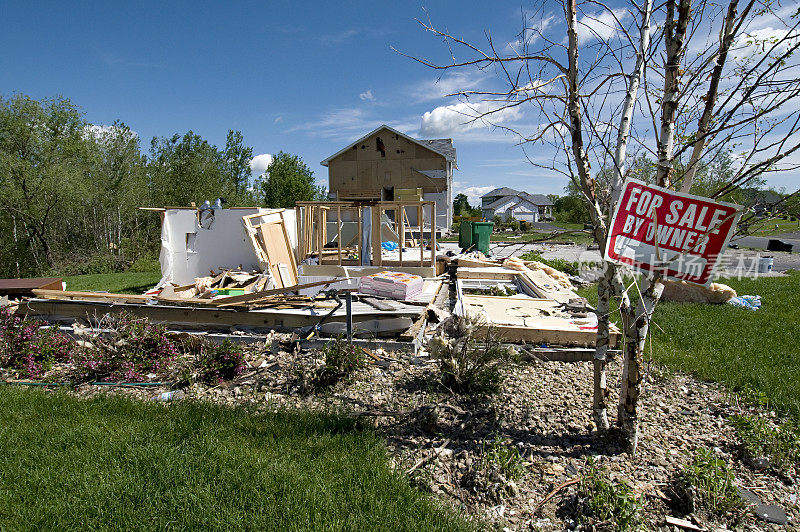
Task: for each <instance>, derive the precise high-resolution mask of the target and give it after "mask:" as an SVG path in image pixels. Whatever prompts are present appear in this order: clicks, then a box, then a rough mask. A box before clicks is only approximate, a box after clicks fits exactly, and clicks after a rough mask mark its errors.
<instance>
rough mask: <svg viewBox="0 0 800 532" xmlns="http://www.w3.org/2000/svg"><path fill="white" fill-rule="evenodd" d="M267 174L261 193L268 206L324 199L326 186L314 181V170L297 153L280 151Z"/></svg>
mask: <svg viewBox="0 0 800 532" xmlns="http://www.w3.org/2000/svg"><path fill="white" fill-rule="evenodd" d="M266 174H267V175H266V177H265V178H264V179H262V181H261V194H262V199H263V203H264V205H265V206H267V207H271V208H278V207H294V204H295V202H297V201H312V200H317V199H322V196H323V194H324V188H323V187H318V186H316V185H315V183H314V172H312V171H311V169H310V168H309V167H308V166H307V165H306V164H305V163H304V162H303V159H301V158H300V157H299V156H297V155H291V154H289V153H284V152H282V151H280V152H278V154H277V155H275V157H273V159H272V162H271V163H270V164H269V166H268V167H267V172H266Z"/></svg>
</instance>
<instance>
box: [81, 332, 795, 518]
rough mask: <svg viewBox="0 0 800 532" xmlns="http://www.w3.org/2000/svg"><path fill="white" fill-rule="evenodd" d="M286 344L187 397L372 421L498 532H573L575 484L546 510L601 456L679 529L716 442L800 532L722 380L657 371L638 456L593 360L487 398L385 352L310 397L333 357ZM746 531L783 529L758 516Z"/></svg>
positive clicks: (532, 369) (447, 493)
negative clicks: (614, 431)
mask: <svg viewBox="0 0 800 532" xmlns="http://www.w3.org/2000/svg"><path fill="white" fill-rule="evenodd" d="M286 339H287V337H286V336H283V335H277V334H273V335H272V337H271V338H268V341H267V343H266V344H256V345H254V346H250V347H249V348H248V349H249V351H248V363H249V364H250V369H248V370H247V371H246V372H245V373H244V374H243V375H242V376H240V377H239V378H237V379H236V380H235V381H233V382H230V383H225V384H223V385H220V386H216V387H208V386H205V385H200V384H195V385H192V386H191V387H190V388H188V389H186V391H185V395H184V398H183V399H182V400H210V401H214V402H218V403H222V404H229V405H234V404H245V405H251V406H253V407H255V408H256V409H258V410H259V411H271V410H281V409H290V410H291V409H297V408H301V409H315V410H329V411H330V410H333V411H339V412H344V413H347V414H349V415H354V416H358V417H361V418H362V419H364V420H365V421H366V422H367V423H369V424H371V425H374V426H375V428H376V430H377V431H378V432H379V433H380V434H382V435H383V437H384V438H385V441H386V444H387V447H388V449H389V451H390V454H391V456H392V460H393V463H394V465H395V467H396V468H397V469H398V470H400V471H404V472H409V473H408V476H409V479H410V481H411V482H413V483H415V484H416V485H418V486H419V487H420V488H422V489H424V490H428V491H430V492H432V493H434V494H436V495H437V496H439V497H441V498H442V499H443V500H445V501H447V502H449V503H451V504H452V505H454V506H455V507H457V508H459V509H460V510H461V511H463V512H464V513H465V515H467V516H474V517H477V518H480V519H482V520H485V521H488V522H490V523H493V524H494V525H496V526H497V527H498V528H503V527H507V528H508V529H510V530H565V529H574V528H575V527H576V521H575V515H574V508H575V506H576V501H575V496H576V486H575V485H572V486H569V487H567V488H566V489H563V490H561V491H559V492H558V493H557V494H556V495H555V496H554V497H552V499H550V500H549V501H548V502H547V503H545V504H543V505H541V507H539V504H540V503H541V501H543V500H544V499H545V497H546V496H547V494H548V493H550V492H551V490H553V489H554V488H555V487H557V486H559V485H560V484H562V483H564V482H565V481H569V480H571V479H575V478H578V477H579V476H580V475H581V472H582V471H584V470H585V468H586V466H587V462H588V461H589V460H593V461H594V462H595V463H598V464H599V466H601V467H603V468H606V469H607V470H608V472H609V475H610V477H611V478H612V479H620V480H625V481H627V482H629V483H630V485H631V486H632V487H633V488H634V490H635V492H636V493H638V494H641V495H642V496H643V499H642V500H643V501H644V508H645V515H646V518H647V523H648V527H649V528H651V529H663V530H669V528H667V527H666V526H665V525H664V517H665V516H666V515H673V516H680V517H686V518H691V517H687V516H683V515H680V513H678V512H677V511H676V510H674V509H670V501H671V500H672V499H671V495H670V493H671V491H670V487H671V486H672V485H673V481H674V478H675V476H676V474H677V473H678V472H679V471H680V470H681V468H682V467H683V465H684V464H685V463H686V462H687V461H688V460H689V457H690V455H691V454H692V453H693V452H694V451H695V450H697V449H699V448H708V449H712V450H713V452H714V453H715V454H716V455H717V456H718V457H719V458H721V459H722V460H724V461H725V462H726V463H728V464H730V466H731V467H732V468H733V471H734V472H735V475H736V483H737V485H738V486H740V487H743V488H747V489H749V490H750V491H751V492H753V493H755V494H757V495H758V496H759V497H760V499H761V500H762V501H763V502H764V503H771V504H776V505H778V506H780V507H781V508H782V509H784V510H785V512H786V514H787V515H788V519H789V524H788V526H789V527H791V528H794V529H797V527H798V524H799V523H800V509H799V508H798V505H797V495H798V494H797V481H798V478H797V476H796V474H795V473H794V472H793V473H791V474H789V475H788V476H785V475H784V476H783V478H779V477H778V476H776V475H774V474H771V473H769V472H766V471H758V470H756V469H753V468H751V467H750V466H748V465H746V464H745V463H744V462H743V460H742V453H741V451H740V446H739V442H738V441H737V438H736V435H735V433H734V430H733V428H732V427H731V426H730V425H729V423H728V421H727V419H728V417H729V416H730V415H732V414H736V413H743V412H754V411H753V410H751V408H752V407H748V406H746V405H742V404H739V403H738V402H737V400H736V399H735V397H734V396H732V395H731V394H729V393H727V392H726V391H725V390H724V389H722V388H721V387H719V386H717V385H714V384H710V383H705V382H699V381H697V380H695V379H693V378H691V377H689V376H686V375H682V374H671V373H667V372H664V371H661V370H659V369H658V368H651V371H650V374H649V377H648V384H647V387H646V392H645V395H644V397H643V413H644V414H643V415H644V418H643V420H644V422H643V427H644V432H643V435H642V438H641V440H640V444H639V449H638V452H637V454H636V455H635V456H631V455H630V454H628V453H627V452H626V451H625V448H624V447H625V446H624V445H623V444H622V443H621V442H620V440H618V439H616V438H615V437H614V436H613V435H611V436H602V435H600V434H598V433H597V431H596V430H595V428H594V426H593V423H592V421H591V415H590V407H591V390H592V371H591V365H590V364H588V363H559V362H548V363H543V362H523V363H521V364H520V365H518V366H513V367H509V368H507V369H506V371H505V376H506V379H505V382H504V384H503V386H502V389H501V392H500V394H499V395H498V396H497V397H495V398H494V399H489V400H477V399H469V398H464V397H460V396H458V395H454V394H452V393H449V392H448V391H446V390H443V389H442V387H441V386H439V385H437V382H438V381H437V377H436V376H437V371H436V368H437V366H436V364H435V362H434V361H432V360H431V359H429V358H428V357H427V356H426V355H425V353H421V354H420V355H418V356H412V355H406V354H399V353H383V352H382V351H380V350H378V351H376V354H377V355H378V357H379V359H380V360H378V361H377V362H375V363H373V364H369V365H368V367H367V368H365V369H362V370H359V371H358V373H357V374H356V375H355V377H354V378H353V379H352V380H351V381H349V382H344V383H339V384H337V385H336V386H335V387H334V388H333V389H330V390H327V391H318V392H316V393H312V392H310V391H309V390H308V389H304V385H303V382H305V381H304V379H303V378H302V376H303V375H306V376H307V375H310V374H311V373H312V372H313V371H314V369H315V368H317V367H319V366H320V365H321V364H322V360H321V358H320V355H319V353H318V352H314V351H308V352H290V351H286V350H285V349H284V348H285V347H286V346H287V345H288V344H286V343H284V342H285V340H286ZM618 373H619V364H618V363H616V362H612V363H610V364H609V383H610V387H611V389H612V404H613V400H614V397H613V391H614V390H615V387H616V383H617V382H618ZM160 391H162V390H152V389H149V390H131V389H119V388H117V389H114V390H111V389H107V388H98V387H91V386H84V387H81V388H79V389H78V393H81V394H89V395H92V394H97V393H125V394H128V395H133V396H135V397H139V398H142V399H151V398H153V397H155V396H156V395H158V393H159V392H160ZM755 412H756V413H759V414H762V415H765V416H771V417H774V414H771V413H769V412H764V411H761V410H755ZM498 438H499V439H500V441H501V442H502V444H501V446H502V447H504V448H509V447H515V448H516V449H517V450H518V451H519V454H520V456H521V460H520V461H519V463H521V464H522V466H523V468H524V469H523V474H522V476H521V478H518V479H517V480H516V481H514V480H511V479H509V478H506V477H505V476H504V475H503V474H502V473H500V472H499V470H498V469H497V467H496V466H493V465H492V464H491V462H487V454H486V452H485V450H486V449H487V448H489V447H488V446H489V444H490V442H492V441H495V440H496V439H498ZM696 517H697V518H698V521H699V522H700V523H701V524H702V525H704V526H707V527H709V529H715V530H719V529H724V525H723V524H722V523H714V522H713V521H709V520H708V518H704V517H699V516H696ZM736 529H737V530H784V529H785V528H784V527H779V526H778V525H773V524H768V523H765V522H762V521H760V520H757V519H756V517H754V516H753V515H752V514H749V515H748V516H747V517H746V519H745V521H744V522H743V523H740V524H739V525H738V526H737V527H736Z"/></svg>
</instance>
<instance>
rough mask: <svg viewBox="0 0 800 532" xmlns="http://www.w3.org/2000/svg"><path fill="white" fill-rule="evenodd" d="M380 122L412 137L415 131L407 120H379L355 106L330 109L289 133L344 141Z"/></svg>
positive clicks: (359, 134)
mask: <svg viewBox="0 0 800 532" xmlns="http://www.w3.org/2000/svg"><path fill="white" fill-rule="evenodd" d="M381 124H387V125H389V126H391V127H393V128H395V129H396V130H398V131H401V132H403V133H405V134H406V135H410V136H412V137H413V136H414V135H416V133H417V131H416V130H417V126H416V125H415V124H414V123H412V122H410V121H409V120H404V121H401V120H381V119H380V117H373V115H372V113H371V111H370V112H368V111H367V110H365V109H361V108H357V107H345V108H337V109H332V110H331V111H329V112H328V113H327V114H325V115H324V116H322V118H320V119H318V120H310V121H308V122H305V123H303V124H300V125H298V126H295V127H293V128H291V129H290V130H289V133H293V132H295V131H305V132H307V133H308V134H309V135H311V136H314V137H322V138H326V139H336V140H337V141H342V140H345V141H346V140H353V139H357V138H359V137H361V136H363V135H365V134H367V133H369V132H370V131H372V130H373V129H375V128H376V127H378V126H380V125H381Z"/></svg>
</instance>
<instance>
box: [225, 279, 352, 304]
mask: <svg viewBox="0 0 800 532" xmlns="http://www.w3.org/2000/svg"><path fill="white" fill-rule="evenodd" d="M346 280H347V277H334V278H331V279H326V280H325V281H316V282H313V283H305V284H298V285H294V286H285V287H282V288H270V289H268V290H261V291H260V292H253V293H252V294H243V295H241V296H230V297H221V298H219V299H215V300H214V301H213V304H214V306H217V307H229V306H231V305H240V304H244V303H249V302H252V301H258V300H259V299H264V298H265V297H268V296H273V295H275V294H285V293H287V292H294V291H297V290H300V289H302V288H313V287H315V286H322V285H326V284H333V283H337V282H339V281H346Z"/></svg>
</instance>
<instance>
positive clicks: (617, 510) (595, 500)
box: [577, 460, 642, 530]
mask: <svg viewBox="0 0 800 532" xmlns="http://www.w3.org/2000/svg"><path fill="white" fill-rule="evenodd" d="M577 497H578V505H577V512H578V517H579V520H580V521H583V522H584V523H586V524H589V525H590V526H591V525H595V524H597V525H599V524H600V523H606V524H611V525H613V527H612V528H611V529H612V530H638V529H639V528H640V527H641V525H642V515H641V512H642V503H641V501H640V500H639V498H638V497H636V495H635V494H634V493H633V490H632V489H631V487H630V486H629V485H628V484H627V483H626V482H625V481H620V482H614V481H612V480H611V479H609V478H608V474H607V473H606V472H605V471H604V470H602V469H600V468H598V467H597V466H596V465H595V463H594V462H593V461H591V460H590V461H589V463H588V465H587V470H586V471H585V472H584V473H583V475H581V480H580V483H579V484H578V495H577ZM591 529H592V530H593V529H594V528H593V527H592V528H591Z"/></svg>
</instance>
